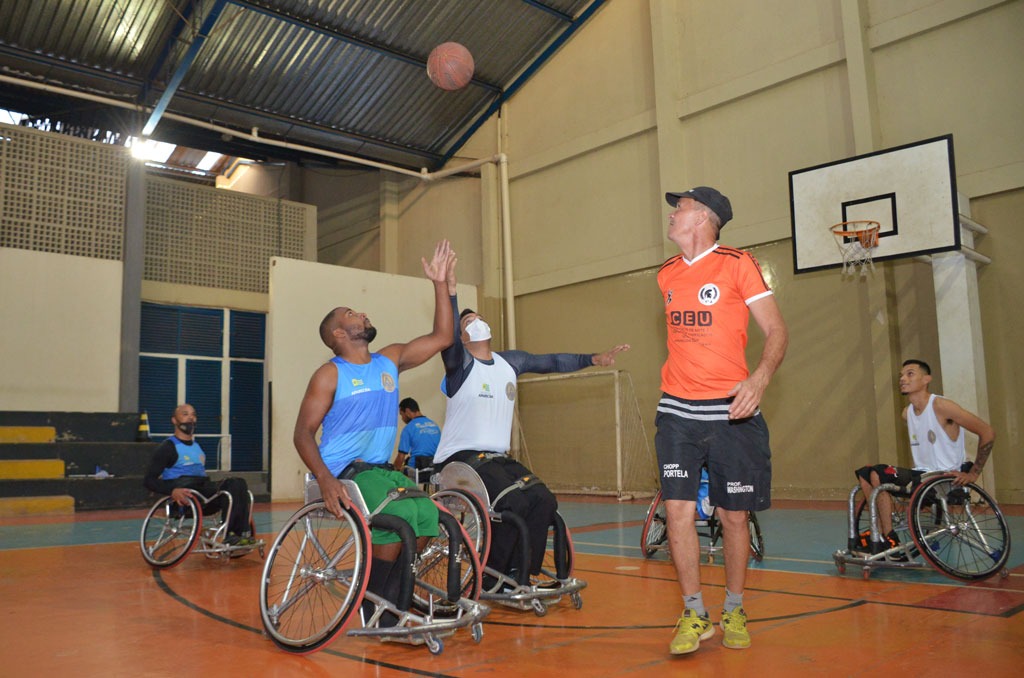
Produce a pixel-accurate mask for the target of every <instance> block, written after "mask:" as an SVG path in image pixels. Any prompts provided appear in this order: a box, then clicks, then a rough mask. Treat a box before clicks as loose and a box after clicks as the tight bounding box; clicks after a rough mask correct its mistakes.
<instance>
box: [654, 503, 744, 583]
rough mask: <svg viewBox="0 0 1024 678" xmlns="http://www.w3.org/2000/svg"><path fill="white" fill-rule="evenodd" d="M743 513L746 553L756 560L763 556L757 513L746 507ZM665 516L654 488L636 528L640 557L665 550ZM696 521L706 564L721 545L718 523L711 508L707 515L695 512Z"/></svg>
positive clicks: (712, 559) (666, 536)
mask: <svg viewBox="0 0 1024 678" xmlns="http://www.w3.org/2000/svg"><path fill="white" fill-rule="evenodd" d="M747 516H748V518H747V526H748V527H749V529H750V557H751V558H753V559H754V561H755V562H758V563H759V562H761V561H762V560H764V536H763V535H762V534H761V525H760V524H759V523H758V522H757V513H755V512H754V511H748V512H747ZM666 520H667V518H666V514H665V502H664V500H663V499H662V497H661V490H658V493H657V494H655V495H654V499H652V500H651V505H650V507H648V509H647V516H646V517H645V518H644V527H643V530H642V531H641V532H640V551H641V552H642V553H643V554H644V558H650V557H652V556H654V554H655V553H657V552H658V551H661V550H664V551H668V548H669V545H668V529H667V523H666ZM696 525H697V539H698V540H699V541H700V552H701V554H702V555H704V556H705V558H706V559H707V562H708V564H709V565H710V564H713V563H714V562H715V554H716V553H718V552H719V551H722V549H723V548H724V547H723V546H722V545H721V541H722V523H721V522H720V521H719V520H718V519H717V518H716V517H715V510H714V509H713V508H712V509H711V511H710V515H709V516H708V517H707V518H700V517H699V515H698V519H697V520H696Z"/></svg>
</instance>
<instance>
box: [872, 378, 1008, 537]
mask: <svg viewBox="0 0 1024 678" xmlns="http://www.w3.org/2000/svg"><path fill="white" fill-rule="evenodd" d="M931 381H932V370H931V368H930V367H929V366H928V363H926V362H924V361H923V360H917V359H914V358H912V359H910V360H907V361H905V362H904V363H903V368H902V369H901V370H900V393H902V394H903V395H905V396H907V399H908V400H909V401H910V403H909V404H908V405H907V406H906V407H905V408H904V409H903V419H904V420H905V421H906V422H907V432H908V433H909V434H910V451H911V454H912V455H913V458H914V468H913V469H908V468H900V467H897V466H891V465H888V464H877V465H874V466H863V467H861V468H859V469H857V470H856V471H854V473H855V474H856V476H857V479H858V480H859V481H860V484H861V488H862V489H863V491H864V496H865V498H866V497H870V496H871V492H872V490H873V489H874V488H876V487H878V486H879V485H881V484H882V483H892V484H894V485H899V486H900V487H904V486H907V485H910V484H911V483H912V482H913V480H914V476H915V475H917V476H920V474H921V473H929V472H934V471H948V472H950V473H952V474H953V475H954V476H956V478H955V480H954V481H953V484H954V485H964V484H966V483H973V482H974V481H976V480H977V479H978V478H979V477H980V476H981V470H982V468H984V466H985V462H986V461H988V458H989V455H990V454H992V444H993V443H994V442H995V439H996V433H995V431H994V430H993V429H992V427H991V426H990V425H989V424H988V423H987V422H985V421H983V420H982V419H981V418H980V417H978V415H976V414H972V413H971V412H968V411H967V410H965V409H964V408H962V407H960V406H959V405H957V404H956V403H955V402H953V401H952V400H950V399H949V398H943V397H942V396H939V395H935V394H934V393H929V391H928V385H929V384H930V383H931ZM964 429H967V430H968V431H970V432H971V433H973V434H974V435H976V436H978V453H977V455H975V458H974V461H973V462H970V461H967V452H966V447H965V445H964ZM878 522H879V527H880V529H881V530H882V534H884V535H886V537H887V539H888V541H889V547H893V546H897V545H898V544H899V539H898V538H897V537H896V533H895V532H893V529H892V499H891V498H890V497H889V494H888V493H887V492H879V494H878Z"/></svg>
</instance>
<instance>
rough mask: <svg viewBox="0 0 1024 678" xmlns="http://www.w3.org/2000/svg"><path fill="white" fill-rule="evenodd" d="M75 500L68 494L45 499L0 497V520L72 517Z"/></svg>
mask: <svg viewBox="0 0 1024 678" xmlns="http://www.w3.org/2000/svg"><path fill="white" fill-rule="evenodd" d="M74 512H75V498H74V497H72V496H71V495H68V494H62V495H54V496H47V497H0V518H23V517H28V516H55V515H61V516H66V515H73V514H74Z"/></svg>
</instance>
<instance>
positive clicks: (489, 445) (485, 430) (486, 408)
mask: <svg viewBox="0 0 1024 678" xmlns="http://www.w3.org/2000/svg"><path fill="white" fill-rule="evenodd" d="M491 356H492V357H493V358H494V362H493V364H488V363H486V362H483V361H481V360H477V359H476V358H474V359H473V360H474V364H473V367H472V369H471V370H469V373H468V374H467V375H466V380H465V381H464V382H463V383H462V385H461V386H460V387H459V390H458V391H457V392H456V393H455V395H453V396H452V397H451V398H449V399H448V410H447V412H446V413H445V418H444V428H443V429H442V430H441V442H440V443H438V445H437V452H435V453H434V463H436V464H439V463H441V462H443V461H445V460H446V459H448V457H450V456H452V455H453V454H455V453H456V452H459V451H461V450H478V451H481V452H508V447H509V441H510V440H511V439H512V412H513V408H514V407H515V404H516V371H515V370H514V369H512V366H511V365H509V364H508V361H506V360H505V359H504V358H502V357H501V356H500V355H498V354H497V353H492V354H491Z"/></svg>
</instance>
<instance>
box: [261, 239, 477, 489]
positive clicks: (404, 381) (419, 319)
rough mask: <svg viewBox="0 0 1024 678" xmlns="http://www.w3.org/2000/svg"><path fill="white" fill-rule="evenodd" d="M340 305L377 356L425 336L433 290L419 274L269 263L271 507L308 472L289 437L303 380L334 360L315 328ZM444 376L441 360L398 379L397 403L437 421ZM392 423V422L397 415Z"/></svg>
mask: <svg viewBox="0 0 1024 678" xmlns="http://www.w3.org/2000/svg"><path fill="white" fill-rule="evenodd" d="M421 271H422V269H421ZM458 289H459V302H460V305H461V306H463V307H465V306H474V305H475V304H476V289H475V288H474V287H471V286H469V285H462V284H460V285H459V288H458ZM338 306H347V307H349V308H352V309H354V310H356V311H359V312H361V313H366V314H367V316H368V317H369V318H370V321H371V322H372V323H373V324H374V326H375V327H377V331H378V335H377V338H376V340H375V341H374V343H373V344H372V345H371V350H374V349H378V350H379V349H380V348H381V347H384V346H387V345H388V344H392V343H405V342H408V341H409V340H411V339H414V338H415V337H418V336H421V335H423V334H427V333H429V332H430V331H431V328H432V326H433V317H434V286H433V285H432V284H431V283H430V281H428V280H427V279H426V278H425V277H423V276H422V272H421V275H420V277H418V278H413V277H409V276H399V275H392V274H388V273H378V272H375V271H363V270H359V269H353V268H343V267H340V266H331V265H328V264H315V263H310V262H303V261H297V260H294V259H283V258H276V257H275V258H274V259H273V260H272V262H271V269H270V313H269V315H268V318H267V337H268V345H267V378H268V381H269V383H270V385H271V401H272V407H271V412H270V422H271V423H270V428H271V431H272V432H273V433H272V437H271V448H270V470H271V488H270V491H271V496H272V497H273V499H274V500H275V501H284V500H297V499H300V498H301V497H302V478H303V475H304V474H305V473H306V467H305V465H304V464H303V463H302V460H301V459H299V455H298V453H297V452H296V451H295V446H294V445H293V444H292V433H293V431H294V429H295V418H296V416H297V415H298V410H299V405H300V404H301V402H302V396H303V394H304V393H305V391H306V386H307V384H308V383H309V378H310V377H311V376H313V372H315V371H316V369H317V368H318V367H319V366H320V365H322V364H324V363H325V362H327V361H328V360H330V359H331V357H332V354H331V352H330V350H329V349H327V347H325V346H324V345H323V343H322V342H321V341H320V335H319V327H320V321H321V320H323V318H324V316H325V315H326V314H327V313H328V312H329V311H330V310H331V309H333V308H336V307H338ZM442 376H444V367H443V365H442V364H441V358H440V357H437V356H435V357H433V358H431V359H430V360H428V361H427V362H426V363H424V364H423V365H421V366H419V367H417V368H414V369H412V370H408V371H406V372H403V373H402V374H401V375H400V377H399V393H400V396H401V397H403V398H404V397H407V396H411V397H414V398H416V400H417V401H419V403H420V406H421V409H422V410H423V413H424V414H426V415H427V416H429V417H430V418H431V419H434V420H435V421H438V422H443V421H444V402H445V400H444V396H443V394H442V393H441V390H440V382H441V377H442ZM395 421H396V422H398V412H397V411H396V412H395ZM396 442H397V440H396Z"/></svg>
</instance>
